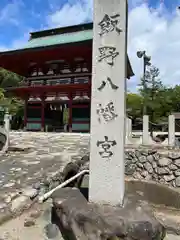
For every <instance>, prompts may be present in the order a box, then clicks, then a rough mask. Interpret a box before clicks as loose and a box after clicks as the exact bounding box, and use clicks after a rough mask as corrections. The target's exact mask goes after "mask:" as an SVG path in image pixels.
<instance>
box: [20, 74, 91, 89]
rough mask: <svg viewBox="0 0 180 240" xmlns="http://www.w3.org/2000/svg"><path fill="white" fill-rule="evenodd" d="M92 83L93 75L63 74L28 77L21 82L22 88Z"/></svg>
mask: <svg viewBox="0 0 180 240" xmlns="http://www.w3.org/2000/svg"><path fill="white" fill-rule="evenodd" d="M90 81H91V73H76V74H63V75H56V76H38V77H37V76H35V77H28V78H26V79H25V81H23V82H21V84H20V87H24V86H43V85H48V86H53V85H64V84H88V83H90Z"/></svg>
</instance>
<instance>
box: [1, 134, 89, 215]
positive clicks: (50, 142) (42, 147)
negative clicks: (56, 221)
mask: <svg viewBox="0 0 180 240" xmlns="http://www.w3.org/2000/svg"><path fill="white" fill-rule="evenodd" d="M88 149H89V135H88V134H65V133H38V132H34V133H33V132H11V133H10V150H12V151H9V152H8V153H7V154H6V155H4V156H1V158H0V219H1V215H2V214H5V209H6V207H7V206H8V211H9V210H10V211H15V210H16V209H17V208H18V207H19V205H20V204H21V203H23V202H25V201H26V200H27V197H28V196H32V195H33V194H36V193H35V192H33V191H32V189H29V186H33V185H36V186H37V185H38V184H40V181H41V180H42V179H47V178H50V177H52V176H53V175H55V174H56V173H57V172H59V171H61V170H62V169H63V167H64V166H65V165H66V164H67V163H68V162H69V161H71V159H72V158H76V159H77V158H81V157H82V156H83V155H84V154H85V153H86V152H87V151H88ZM34 191H35V190H34ZM19 193H24V195H23V196H22V194H21V196H20V198H18V200H17V196H18V195H19ZM14 198H16V200H14V201H13V199H14ZM6 210H7V209H6Z"/></svg>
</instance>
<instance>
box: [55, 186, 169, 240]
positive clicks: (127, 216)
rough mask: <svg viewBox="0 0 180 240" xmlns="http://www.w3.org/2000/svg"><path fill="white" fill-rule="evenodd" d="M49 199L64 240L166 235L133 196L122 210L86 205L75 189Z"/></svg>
mask: <svg viewBox="0 0 180 240" xmlns="http://www.w3.org/2000/svg"><path fill="white" fill-rule="evenodd" d="M52 198H53V213H54V217H53V219H54V222H55V223H56V225H58V227H59V229H60V230H61V233H62V236H63V237H64V239H74V240H79V239H87V240H94V239H96V240H105V239H106V240H107V239H121V240H135V239H138V240H163V239H164V237H165V235H166V233H165V228H164V227H163V225H161V224H160V223H159V222H158V221H157V220H156V218H155V217H154V215H153V213H152V210H151V209H150V207H149V206H148V204H147V203H142V202H141V201H139V200H138V199H136V197H135V196H132V195H127V196H126V197H125V201H124V206H123V207H120V206H110V205H97V204H93V203H89V202H87V200H86V199H85V198H84V196H83V195H82V194H81V193H80V191H79V190H78V189H75V188H73V189H71V188H65V189H60V190H58V191H56V192H55V193H54V194H53V195H52Z"/></svg>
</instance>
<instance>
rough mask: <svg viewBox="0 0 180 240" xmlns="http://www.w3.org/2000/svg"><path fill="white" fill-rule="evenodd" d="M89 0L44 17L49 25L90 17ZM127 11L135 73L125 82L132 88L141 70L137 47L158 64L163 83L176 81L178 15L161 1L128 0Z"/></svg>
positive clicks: (179, 53) (178, 78) (178, 69)
mask: <svg viewBox="0 0 180 240" xmlns="http://www.w3.org/2000/svg"><path fill="white" fill-rule="evenodd" d="M92 5H93V1H92V0H89V1H88V0H83V1H82V0H81V1H80V0H79V1H74V0H71V2H70V1H69V2H68V3H67V4H65V5H64V6H63V7H62V8H61V9H60V10H58V11H56V12H55V13H54V14H51V15H50V16H49V17H48V23H49V27H59V26H67V25H73V24H79V23H82V22H85V21H86V20H87V19H89V20H90V19H91V17H92ZM130 7H131V10H130V12H129V29H128V30H129V31H128V32H129V33H128V39H129V40H128V54H129V57H130V60H131V63H132V67H133V70H134V72H135V77H134V78H132V79H131V80H130V81H128V82H129V84H128V85H129V86H130V87H131V88H133V89H135V87H136V85H137V84H138V81H139V79H140V76H141V74H142V60H141V59H138V58H137V56H136V52H137V50H146V51H147V54H149V55H151V57H152V63H153V64H154V65H156V66H157V67H159V69H160V71H161V78H162V81H163V83H165V84H171V85H175V84H179V83H180V63H179V62H180V61H179V58H180V31H179V28H180V15H179V14H178V13H176V12H174V13H171V14H170V13H168V11H167V9H165V8H164V7H163V6H162V5H161V6H159V7H158V8H157V9H149V8H148V7H147V5H146V4H143V1H142V0H131V1H130Z"/></svg>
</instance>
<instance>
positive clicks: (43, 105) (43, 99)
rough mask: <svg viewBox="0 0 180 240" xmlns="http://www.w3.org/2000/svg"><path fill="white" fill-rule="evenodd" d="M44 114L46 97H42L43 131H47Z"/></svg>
mask: <svg viewBox="0 0 180 240" xmlns="http://www.w3.org/2000/svg"><path fill="white" fill-rule="evenodd" d="M44 112H45V96H42V97H41V131H42V132H44V131H45V119H44Z"/></svg>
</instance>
